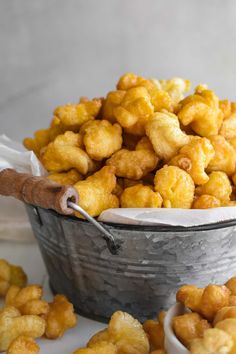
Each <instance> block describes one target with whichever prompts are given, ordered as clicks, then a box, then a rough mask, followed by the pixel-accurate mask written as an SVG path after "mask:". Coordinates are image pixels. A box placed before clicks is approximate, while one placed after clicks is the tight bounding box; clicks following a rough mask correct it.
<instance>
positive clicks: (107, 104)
mask: <svg viewBox="0 0 236 354" xmlns="http://www.w3.org/2000/svg"><path fill="white" fill-rule="evenodd" d="M124 95H125V91H122V90H117V91H111V92H109V93H108V95H107V97H106V99H105V100H104V102H103V106H102V117H103V119H107V120H109V121H110V122H111V123H115V122H116V118H115V116H114V109H115V108H116V107H118V106H119V105H120V104H121V101H122V100H123V98H124Z"/></svg>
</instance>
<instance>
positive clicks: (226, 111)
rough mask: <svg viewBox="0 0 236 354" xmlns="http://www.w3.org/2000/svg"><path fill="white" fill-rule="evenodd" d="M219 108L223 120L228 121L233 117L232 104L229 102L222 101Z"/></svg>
mask: <svg viewBox="0 0 236 354" xmlns="http://www.w3.org/2000/svg"><path fill="white" fill-rule="evenodd" d="M219 107H220V109H221V111H222V113H223V119H226V118H228V117H229V116H230V115H231V113H232V109H231V102H230V101H229V100H220V101H219Z"/></svg>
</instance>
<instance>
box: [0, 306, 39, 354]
mask: <svg viewBox="0 0 236 354" xmlns="http://www.w3.org/2000/svg"><path fill="white" fill-rule="evenodd" d="M44 332H45V321H44V319H42V318H41V317H39V316H34V315H33V316H31V315H28V316H21V314H20V312H19V310H17V309H16V308H15V307H5V308H3V309H2V310H1V312H0V351H6V350H7V349H8V348H9V346H10V344H11V343H12V342H13V341H14V340H15V339H16V338H17V337H19V336H21V335H24V336H29V337H32V338H38V337H41V336H42V335H43V334H44Z"/></svg>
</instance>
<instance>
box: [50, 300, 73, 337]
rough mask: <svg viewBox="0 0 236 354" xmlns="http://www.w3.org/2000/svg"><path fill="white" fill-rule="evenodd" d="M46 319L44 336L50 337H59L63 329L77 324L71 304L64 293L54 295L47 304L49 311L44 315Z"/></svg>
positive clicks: (62, 333)
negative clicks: (51, 300)
mask: <svg viewBox="0 0 236 354" xmlns="http://www.w3.org/2000/svg"><path fill="white" fill-rule="evenodd" d="M44 319H45V321H46V330H45V336H46V337H47V338H50V339H56V338H60V337H62V336H63V335H64V333H65V331H67V330H68V329H70V328H73V327H75V326H76V324H77V317H76V315H75V313H74V307H73V305H72V304H71V303H70V302H69V301H68V300H67V298H66V297H65V296H64V295H56V296H55V297H54V300H53V302H52V303H50V304H49V311H48V313H47V314H46V315H45V316H44Z"/></svg>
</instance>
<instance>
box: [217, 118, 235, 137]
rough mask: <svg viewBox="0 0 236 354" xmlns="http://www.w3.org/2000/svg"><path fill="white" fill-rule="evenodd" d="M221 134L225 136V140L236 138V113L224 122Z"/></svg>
mask: <svg viewBox="0 0 236 354" xmlns="http://www.w3.org/2000/svg"><path fill="white" fill-rule="evenodd" d="M219 134H220V135H222V136H224V137H225V139H233V138H235V137H236V113H232V114H231V115H230V116H229V117H228V118H226V119H225V120H224V121H223V123H222V126H221V128H220V132H219Z"/></svg>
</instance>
